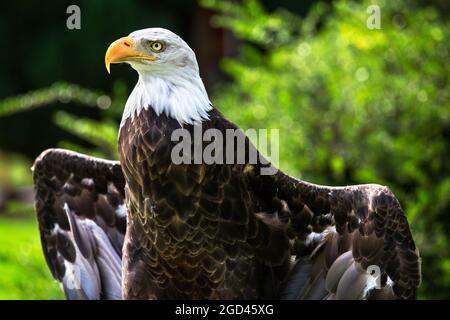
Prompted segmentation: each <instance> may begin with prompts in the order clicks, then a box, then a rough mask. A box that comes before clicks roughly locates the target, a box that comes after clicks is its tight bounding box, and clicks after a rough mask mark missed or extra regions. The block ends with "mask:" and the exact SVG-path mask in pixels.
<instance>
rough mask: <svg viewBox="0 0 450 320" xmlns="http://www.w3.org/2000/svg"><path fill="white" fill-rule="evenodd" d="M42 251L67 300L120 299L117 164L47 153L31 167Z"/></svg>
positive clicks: (122, 214) (121, 213) (122, 215)
mask: <svg viewBox="0 0 450 320" xmlns="http://www.w3.org/2000/svg"><path fill="white" fill-rule="evenodd" d="M33 178H34V186H35V206H36V211H37V217H38V222H39V230H40V234H41V242H42V248H43V251H44V255H45V258H46V261H47V264H48V266H49V268H50V270H51V272H52V275H53V277H54V278H55V279H57V280H58V281H60V282H61V284H62V287H63V289H64V292H65V294H66V297H67V298H69V299H100V298H102V299H120V298H121V257H122V254H121V251H122V245H123V241H124V235H125V229H126V207H125V204H124V198H125V195H124V192H125V181H124V177H123V174H122V170H121V167H120V163H119V162H114V161H107V160H103V159H98V158H93V157H88V156H85V155H82V154H78V153H75V152H71V151H67V150H61V149H49V150H46V151H44V152H43V153H42V154H41V155H40V156H39V157H38V158H37V159H36V161H35V163H34V166H33Z"/></svg>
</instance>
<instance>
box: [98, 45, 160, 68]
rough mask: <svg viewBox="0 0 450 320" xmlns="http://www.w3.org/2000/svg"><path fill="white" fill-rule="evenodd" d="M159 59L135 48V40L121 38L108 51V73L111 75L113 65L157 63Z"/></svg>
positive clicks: (106, 55) (106, 60) (106, 56)
mask: <svg viewBox="0 0 450 320" xmlns="http://www.w3.org/2000/svg"><path fill="white" fill-rule="evenodd" d="M156 59H158V58H157V57H155V56H151V55H148V54H146V53H143V52H140V51H138V50H136V49H135V48H134V40H133V39H131V38H129V37H124V38H120V39H119V40H116V41H114V42H113V43H111V45H110V46H109V48H108V50H106V54H105V66H106V70H108V73H110V70H109V68H110V64H111V63H121V62H126V61H133V60H149V61H155V60H156Z"/></svg>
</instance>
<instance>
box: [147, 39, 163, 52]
mask: <svg viewBox="0 0 450 320" xmlns="http://www.w3.org/2000/svg"><path fill="white" fill-rule="evenodd" d="M149 46H150V50H152V51H153V52H161V51H163V50H164V43H163V42H161V41H151V42H150V43H149Z"/></svg>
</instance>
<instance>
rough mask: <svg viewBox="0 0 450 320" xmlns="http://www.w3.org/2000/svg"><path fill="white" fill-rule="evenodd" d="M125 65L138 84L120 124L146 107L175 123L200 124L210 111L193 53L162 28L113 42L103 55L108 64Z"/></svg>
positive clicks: (142, 31) (136, 33)
mask: <svg viewBox="0 0 450 320" xmlns="http://www.w3.org/2000/svg"><path fill="white" fill-rule="evenodd" d="M124 62H125V63H128V64H130V65H131V67H133V69H135V70H136V71H137V72H138V74H139V81H138V83H137V84H136V87H135V89H134V90H133V92H132V93H131V95H130V97H129V98H128V101H127V104H126V105H125V110H124V114H123V117H122V120H123V121H126V119H128V118H129V117H133V116H134V115H139V113H140V112H141V111H142V110H144V109H146V108H148V107H149V106H150V107H152V108H153V109H154V111H155V112H156V114H158V115H159V114H161V113H164V114H166V115H167V116H169V117H171V118H174V119H176V120H177V121H178V122H179V123H194V122H201V121H203V120H206V119H208V118H209V115H208V112H209V111H210V110H211V109H212V105H211V102H210V101H209V98H208V94H207V92H206V90H205V87H204V84H203V82H202V80H201V79H200V75H199V67H198V63H197V59H196V57H195V53H194V51H193V50H192V49H191V48H190V47H189V46H188V44H187V43H186V42H185V41H184V40H183V39H181V38H180V37H179V36H177V35H176V34H175V33H173V32H171V31H169V30H166V29H163V28H148V29H143V30H138V31H135V32H132V33H131V34H129V35H128V36H127V37H123V38H120V39H118V40H116V41H114V42H113V43H112V44H111V45H110V46H109V48H108V50H107V51H106V55H105V65H106V69H107V70H108V72H109V71H110V65H111V64H112V63H124Z"/></svg>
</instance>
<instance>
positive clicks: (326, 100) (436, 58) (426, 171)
mask: <svg viewBox="0 0 450 320" xmlns="http://www.w3.org/2000/svg"><path fill="white" fill-rule="evenodd" d="M201 3H202V4H203V5H205V6H207V7H209V8H212V9H216V10H218V11H219V12H220V15H219V17H216V18H214V22H215V23H218V24H219V25H223V26H226V27H228V28H231V30H232V31H233V32H234V33H235V35H236V36H237V37H238V38H241V39H244V40H248V41H249V42H250V43H251V44H249V42H247V44H246V45H244V46H243V47H242V50H241V52H240V56H239V57H238V58H237V59H226V60H225V61H224V62H223V68H224V70H225V71H226V72H227V73H228V74H229V75H230V76H231V77H232V78H233V82H232V83H230V84H224V85H221V86H219V87H218V88H217V90H216V91H215V93H216V94H215V97H214V99H213V100H214V102H215V104H216V105H217V106H218V107H219V108H220V109H221V110H222V111H223V112H224V113H225V114H226V115H227V116H228V117H229V118H231V119H232V120H233V121H235V122H237V123H238V124H239V125H240V126H241V127H243V128H248V127H253V128H258V127H260V128H279V129H280V143H279V145H280V166H281V168H282V169H284V170H285V171H287V172H289V173H290V174H292V175H295V176H298V177H301V178H304V179H306V180H310V181H313V182H316V183H323V184H332V185H345V184H354V183H379V184H384V185H388V186H389V187H390V188H391V189H392V190H393V191H394V192H395V193H396V194H397V195H398V196H399V197H400V199H401V202H402V203H403V205H404V207H405V209H406V211H407V213H408V217H409V221H410V223H411V226H412V229H413V233H414V237H415V239H416V241H417V244H418V246H419V248H420V250H421V255H422V258H423V273H424V279H423V285H422V287H421V290H420V296H421V297H426V298H444V297H445V298H449V297H450V268H449V266H450V253H449V249H448V243H449V242H450V241H449V240H450V239H449V236H448V235H449V231H450V230H449V227H448V226H449V225H450V217H449V215H448V212H449V210H450V197H449V194H450V174H449V173H450V166H449V163H450V162H449V161H448V159H449V150H450V148H449V147H450V145H449V140H450V139H449V137H450V119H449V116H450V106H449V96H450V92H449V81H448V80H449V75H450V65H449V63H448V61H449V49H450V48H449V43H450V37H449V35H450V28H449V24H448V23H447V22H443V21H442V20H441V19H440V17H439V15H438V13H437V12H436V11H435V10H434V9H432V8H417V7H415V6H414V5H413V4H412V3H411V2H407V1H362V2H360V3H356V2H352V1H337V2H335V3H334V5H333V7H331V8H329V7H327V6H325V5H323V4H319V5H318V6H316V7H315V8H314V9H313V10H312V11H311V12H310V13H309V14H308V16H307V17H306V18H304V19H302V20H301V23H300V19H299V18H289V17H292V15H287V14H286V13H285V12H279V11H276V12H274V13H267V12H265V11H264V10H263V9H262V7H261V6H260V5H259V4H258V2H257V1H256V0H247V1H243V4H242V5H240V4H234V3H231V2H223V1H218V0H203V1H201ZM371 4H378V5H379V6H380V7H381V18H382V21H381V27H382V28H381V29H380V30H369V29H368V28H367V27H366V20H367V18H368V14H367V12H366V9H367V7H368V6H369V5H371ZM286 30H288V31H289V35H286ZM280 39H281V40H280ZM255 44H256V45H255Z"/></svg>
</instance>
